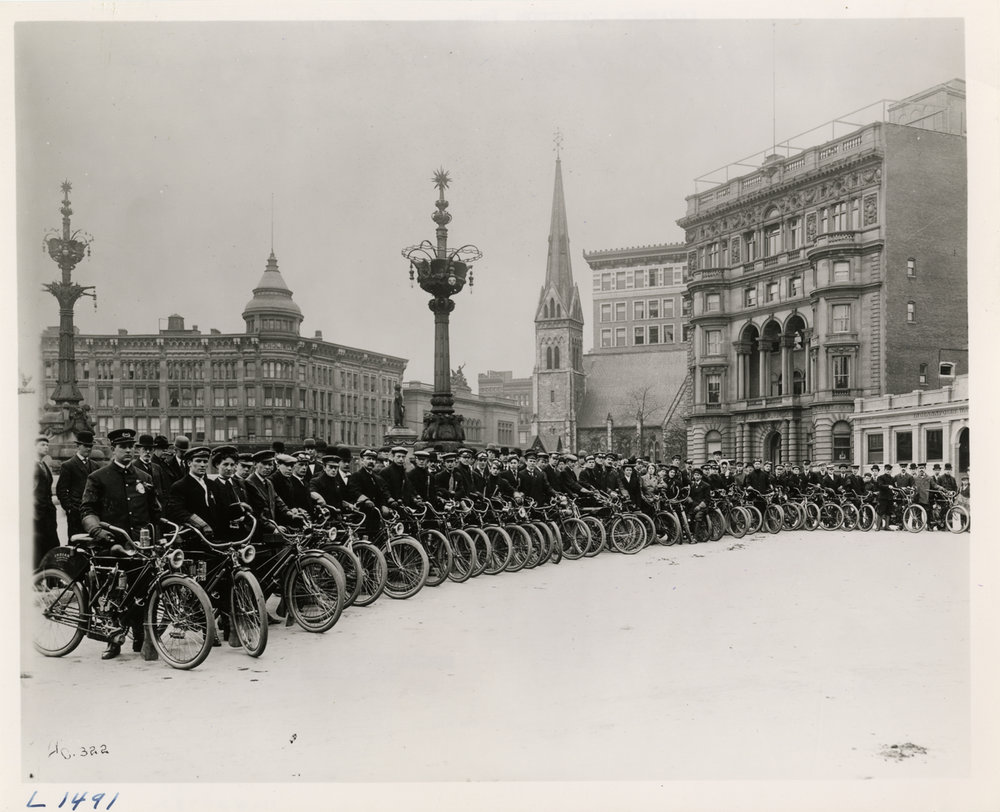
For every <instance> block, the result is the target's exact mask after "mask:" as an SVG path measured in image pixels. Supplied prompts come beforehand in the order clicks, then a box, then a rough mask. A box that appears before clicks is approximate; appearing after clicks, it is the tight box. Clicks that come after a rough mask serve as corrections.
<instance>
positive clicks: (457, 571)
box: [448, 528, 478, 584]
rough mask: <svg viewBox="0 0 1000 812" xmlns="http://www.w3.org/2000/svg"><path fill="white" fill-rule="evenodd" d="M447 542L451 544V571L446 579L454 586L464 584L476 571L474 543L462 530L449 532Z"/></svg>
mask: <svg viewBox="0 0 1000 812" xmlns="http://www.w3.org/2000/svg"><path fill="white" fill-rule="evenodd" d="M448 541H449V543H450V544H451V569H450V570H449V571H448V577H449V578H450V579H451V580H452V581H454V582H455V583H456V584H461V583H464V582H465V581H468V580H469V579H470V578H471V577H472V573H473V571H474V570H475V569H476V564H477V563H478V562H477V561H476V543H475V542H474V541H473V540H472V536H470V535H469V534H468V533H466V532H465V531H464V530H459V529H457V528H456V529H455V530H449V531H448Z"/></svg>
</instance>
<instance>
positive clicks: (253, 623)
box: [229, 570, 267, 657]
mask: <svg viewBox="0 0 1000 812" xmlns="http://www.w3.org/2000/svg"><path fill="white" fill-rule="evenodd" d="M229 609H230V614H229V617H230V618H231V619H232V626H233V628H231V629H230V630H229V633H230V634H235V635H236V638H237V639H238V640H239V641H240V645H241V646H243V649H244V650H245V651H246V653H247V654H249V655H250V656H251V657H259V656H260V655H261V654H263V653H264V649H265V648H267V605H266V604H265V602H264V593H263V591H262V590H261V588H260V583H259V582H258V581H257V579H256V578H255V577H254V575H253V573H251V572H249V571H248V570H237V571H236V572H235V573H234V574H233V585H232V587H231V588H230V590H229Z"/></svg>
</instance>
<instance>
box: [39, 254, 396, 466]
mask: <svg viewBox="0 0 1000 812" xmlns="http://www.w3.org/2000/svg"><path fill="white" fill-rule="evenodd" d="M243 319H244V323H245V332H243V333H222V332H220V331H219V330H215V329H211V330H209V331H208V332H207V333H205V332H202V331H200V330H199V329H198V328H197V326H193V327H191V328H186V327H185V326H184V318H183V317H182V316H180V315H176V314H175V315H172V316H170V317H169V318H168V319H167V326H166V328H165V329H160V330H158V331H157V332H155V333H148V334H129V333H127V332H126V331H125V330H118V331H117V332H116V333H114V334H96V335H83V334H80V333H79V332H78V333H77V335H76V337H75V342H74V345H75V349H76V377H77V382H78V385H79V387H80V390H81V392H82V394H83V396H84V402H85V403H87V404H90V406H91V409H90V414H91V418H92V420H93V422H94V424H95V426H96V429H97V436H98V440H99V441H100V440H101V439H102V438H105V437H106V436H107V432H108V431H109V430H110V429H112V428H117V427H123V426H124V427H129V428H134V429H135V430H136V431H138V432H140V433H150V434H164V435H167V436H169V437H171V438H172V437H173V436H174V435H177V434H185V435H187V436H188V437H190V438H191V440H192V441H193V442H195V443H209V444H213V443H222V442H232V443H236V444H239V445H241V446H243V447H248V448H251V447H255V446H260V447H266V446H270V444H271V443H272V442H274V441H275V440H281V441H282V442H287V443H289V444H295V443H297V442H300V441H301V440H303V439H304V438H306V437H314V438H316V439H320V438H322V439H325V440H326V441H327V442H329V443H344V444H347V445H351V446H354V447H359V446H364V445H371V444H379V445H381V443H382V436H383V435H384V434H385V432H386V431H387V430H388V429H389V428H390V427H391V426H392V422H393V420H392V401H393V395H394V386H395V384H396V383H398V382H400V381H401V380H402V377H403V371H404V370H405V368H406V359H404V358H399V357H396V356H392V355H386V354H384V353H380V352H374V351H371V350H365V349H360V348H357V347H349V346H345V345H342V344H335V343H331V342H329V341H324V340H323V335H322V333H321V332H320V331H318V330H317V331H316V332H315V334H314V335H313V336H312V337H306V336H302V335H300V326H301V324H302V320H303V316H302V311H301V309H300V308H299V306H298V304H296V302H295V301H294V300H293V298H292V291H291V290H290V289H289V288H288V285H287V284H286V283H285V280H284V279H283V277H282V275H281V272H280V271H279V270H278V261H277V259H276V257H275V256H274V253H273V252H272V253H271V255H270V257H269V258H268V260H267V265H266V268H265V270H264V273H263V275H262V276H261V278H260V281H259V282H258V284H257V286H256V287H255V288H254V289H253V295H252V297H251V299H250V301H249V302H247V304H246V307H245V308H244V310H243ZM58 342H59V336H58V329H57V328H54V327H53V328H48V329H46V330H45V331H44V333H43V334H42V341H41V344H42V346H41V353H42V367H43V381H44V384H45V386H44V391H45V396H46V397H50V396H51V394H52V392H53V390H54V388H55V385H56V364H57V360H58V356H59V346H58Z"/></svg>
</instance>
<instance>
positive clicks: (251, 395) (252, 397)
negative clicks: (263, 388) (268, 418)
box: [246, 386, 257, 409]
mask: <svg viewBox="0 0 1000 812" xmlns="http://www.w3.org/2000/svg"><path fill="white" fill-rule="evenodd" d="M246 399H247V406H248V407H249V408H251V409H253V408H256V406H257V387H256V386H248V387H247V388H246Z"/></svg>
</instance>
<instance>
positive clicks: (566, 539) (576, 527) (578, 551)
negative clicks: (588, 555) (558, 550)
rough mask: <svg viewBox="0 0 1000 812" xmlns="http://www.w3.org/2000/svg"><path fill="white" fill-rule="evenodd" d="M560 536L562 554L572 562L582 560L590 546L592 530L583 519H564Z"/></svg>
mask: <svg viewBox="0 0 1000 812" xmlns="http://www.w3.org/2000/svg"><path fill="white" fill-rule="evenodd" d="M560 535H561V537H562V553H563V555H564V556H565V557H566V558H567V559H569V560H570V561H575V560H576V559H578V558H581V557H582V556H583V554H584V553H585V552H586V551H587V548H588V547H589V546H590V530H589V529H588V528H587V523H586V522H585V521H583V520H582V519H576V518H573V517H570V518H568V519H563V521H562V529H561V533H560Z"/></svg>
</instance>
